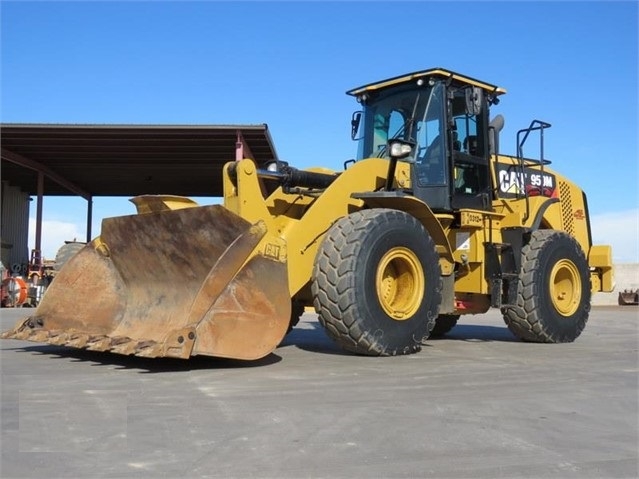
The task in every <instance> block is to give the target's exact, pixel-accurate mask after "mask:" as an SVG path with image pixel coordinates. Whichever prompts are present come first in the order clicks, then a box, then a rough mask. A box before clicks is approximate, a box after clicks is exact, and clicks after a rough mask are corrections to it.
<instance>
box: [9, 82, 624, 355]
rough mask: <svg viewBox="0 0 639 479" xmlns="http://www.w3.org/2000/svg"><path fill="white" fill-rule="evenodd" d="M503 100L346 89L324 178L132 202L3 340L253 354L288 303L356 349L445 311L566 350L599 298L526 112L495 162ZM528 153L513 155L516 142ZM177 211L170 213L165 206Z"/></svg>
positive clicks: (270, 340)
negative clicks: (483, 316) (341, 151)
mask: <svg viewBox="0 0 639 479" xmlns="http://www.w3.org/2000/svg"><path fill="white" fill-rule="evenodd" d="M503 93H505V90H503V89H501V88H499V87H497V86H495V85H491V84H489V83H485V82H482V81H479V80H476V79H473V78H470V77H467V76H464V75H460V74H457V73H454V72H451V71H448V70H444V69H431V70H427V71H422V72H417V73H411V74H408V75H404V76H400V77H395V78H391V79H389V80H385V81H381V82H377V83H373V84H369V85H365V86H362V87H359V88H355V89H353V90H351V91H349V92H348V94H349V95H352V96H354V97H355V98H356V99H357V101H358V102H359V103H360V104H361V111H358V112H356V113H355V114H354V115H353V118H352V136H353V139H356V140H358V142H359V153H358V157H357V161H354V162H347V164H345V169H344V170H343V171H333V170H329V169H325V168H310V169H306V170H299V169H296V168H293V167H292V166H289V165H288V164H286V163H284V162H274V163H273V164H271V165H268V167H264V168H258V166H257V165H255V163H254V162H253V161H251V160H248V159H245V160H241V161H238V162H229V163H228V164H226V165H225V167H224V177H223V182H224V205H223V206H221V205H214V206H198V205H197V204H196V203H194V202H192V201H190V200H188V199H184V198H177V199H176V198H175V197H170V196H166V197H165V196H141V197H136V198H133V199H132V201H133V202H134V203H135V205H136V207H137V209H138V214H136V215H132V216H124V217H116V218H109V219H105V220H104V221H103V223H102V229H101V235H100V237H98V238H96V239H94V240H93V241H92V242H91V243H89V244H88V245H87V246H86V247H84V248H83V249H82V250H81V251H80V252H79V253H78V254H76V255H75V256H74V257H73V258H72V259H70V260H69V261H68V263H67V264H66V265H65V266H64V267H63V268H62V270H61V271H60V272H59V273H58V274H57V276H56V278H55V281H54V282H53V283H52V285H51V286H50V287H49V289H48V290H47V292H46V294H45V296H44V298H43V299H42V301H41V303H40V305H39V307H38V309H37V310H36V311H35V313H34V314H33V315H32V316H31V317H29V318H27V319H25V320H24V321H22V322H20V323H19V324H18V325H17V326H16V327H15V329H13V330H11V331H8V332H6V333H4V334H3V337H4V338H15V339H27V340H32V341H38V342H48V343H52V344H60V345H67V346H73V347H78V348H87V349H90V350H100V351H107V350H108V351H112V352H116V353H121V354H135V355H138V356H145V357H164V356H170V357H178V358H188V357H190V356H194V355H209V356H218V357H228V358H238V359H257V358H261V357H263V356H265V355H267V354H269V353H270V352H271V351H272V350H273V349H274V348H275V347H276V346H277V345H278V344H279V343H280V342H281V340H282V338H283V337H284V335H285V334H286V332H287V331H288V330H289V328H290V326H291V325H292V324H294V323H295V322H296V321H297V320H298V319H299V315H300V314H301V313H302V311H303V307H304V306H311V305H312V306H314V308H315V310H316V311H317V313H318V315H319V321H320V323H321V324H322V325H323V326H324V327H325V328H326V331H327V333H328V335H329V336H330V337H331V338H333V339H334V340H335V341H336V342H337V343H338V344H339V345H341V346H342V347H343V348H344V349H346V350H348V351H351V352H354V353H357V354H364V355H396V354H408V353H412V352H415V351H418V350H419V349H420V346H421V345H422V343H423V341H425V340H426V339H427V338H428V337H429V334H431V333H433V332H434V333H435V334H437V335H441V334H445V333H446V332H447V331H448V330H450V329H451V328H452V327H454V326H455V324H456V322H457V320H458V319H459V318H460V316H462V315H465V314H477V313H484V312H486V311H487V310H488V309H489V308H490V307H495V308H500V310H501V312H502V314H503V317H504V320H505V322H506V324H507V326H508V328H509V329H510V330H511V331H512V332H513V333H514V334H515V335H517V336H518V337H520V338H522V339H524V340H526V341H535V342H547V343H560V342H569V341H573V340H575V338H577V337H578V336H579V334H580V333H581V332H582V330H583V329H584V327H585V325H586V321H587V319H588V315H589V311H590V300H591V294H592V292H596V291H611V290H612V287H613V278H612V260H611V248H610V247H609V246H602V245H593V244H592V241H591V234H590V221H589V214H588V205H587V202H586V195H585V194H584V192H583V191H582V190H581V189H580V188H579V187H578V186H577V185H575V184H574V183H572V182H571V181H570V180H569V179H567V178H566V177H565V176H563V175H562V174H560V173H558V172H557V171H554V170H551V169H550V168H549V167H548V166H549V165H550V161H548V160H547V159H545V157H544V141H543V138H544V133H545V132H546V130H547V129H548V128H549V127H550V124H548V123H545V122H542V121H538V120H535V121H533V122H532V123H531V124H530V126H529V127H528V128H525V129H522V130H520V131H519V132H518V134H517V154H516V155H515V156H507V155H502V154H500V153H499V132H500V130H501V128H502V127H503V118H502V117H501V116H497V117H496V118H494V119H493V121H492V122H490V121H489V108H490V107H491V105H495V104H497V103H498V100H499V96H500V95H502V94H503ZM531 133H534V134H535V135H538V136H539V139H540V140H539V151H540V158H539V159H531V158H526V157H525V156H524V153H523V146H524V144H525V142H526V140H527V139H528V138H529V135H530V134H531ZM178 200H179V201H178Z"/></svg>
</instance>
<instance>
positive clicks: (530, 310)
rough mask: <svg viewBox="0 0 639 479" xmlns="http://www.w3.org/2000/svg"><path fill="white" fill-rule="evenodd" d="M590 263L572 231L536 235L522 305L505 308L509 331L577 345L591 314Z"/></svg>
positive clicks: (525, 255)
mask: <svg viewBox="0 0 639 479" xmlns="http://www.w3.org/2000/svg"><path fill="white" fill-rule="evenodd" d="M590 297H591V291H590V275H589V269H588V261H587V260H586V256H585V254H584V252H583V250H582V249H581V246H580V245H579V243H577V241H576V240H575V239H574V238H573V237H572V236H569V235H568V234H566V233H563V232H559V231H552V230H540V231H534V232H533V233H532V235H531V238H530V242H529V243H528V244H527V245H526V246H524V248H523V249H522V265H521V272H520V275H519V285H518V294H517V303H516V305H515V306H514V307H512V306H506V307H504V308H502V313H503V316H504V321H505V322H506V324H507V326H508V329H510V331H511V332H512V333H514V334H515V335H516V336H517V337H519V338H521V339H523V340H525V341H531V342H538V343H567V342H572V341H574V340H575V339H577V337H578V336H579V335H580V334H581V332H582V331H583V329H584V328H585V326H586V322H587V321H588V315H589V313H590Z"/></svg>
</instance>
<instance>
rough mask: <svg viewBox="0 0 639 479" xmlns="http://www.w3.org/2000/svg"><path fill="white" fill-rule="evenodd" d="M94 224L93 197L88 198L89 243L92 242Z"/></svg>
mask: <svg viewBox="0 0 639 479" xmlns="http://www.w3.org/2000/svg"><path fill="white" fill-rule="evenodd" d="M92 223H93V196H89V197H88V198H87V243H89V242H90V241H91V239H92V238H91V224H92Z"/></svg>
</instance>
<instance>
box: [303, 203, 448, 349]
mask: <svg viewBox="0 0 639 479" xmlns="http://www.w3.org/2000/svg"><path fill="white" fill-rule="evenodd" d="M441 289H442V285H441V269H440V266H439V255H438V253H437V251H436V250H435V244H434V242H433V240H432V239H431V238H430V236H429V235H428V233H427V232H426V230H425V229H424V227H423V226H422V224H421V223H420V222H419V221H417V220H416V219H415V218H414V217H413V216H411V215H409V214H407V213H404V212H402V211H396V210H390V209H372V210H364V211H359V212H356V213H353V214H351V215H349V216H346V217H344V218H342V219H340V220H338V221H337V222H336V223H335V224H334V225H333V226H332V227H331V228H330V229H329V231H328V233H327V234H326V237H325V238H324V241H323V242H322V244H321V246H320V248H319V251H318V253H317V258H316V260H315V266H314V270H313V281H312V283H311V290H312V293H313V304H314V306H315V310H316V311H317V312H318V314H319V321H320V323H321V324H322V325H323V326H324V328H325V329H326V332H327V334H328V335H329V336H330V337H331V338H332V339H333V340H335V341H336V342H337V343H338V344H339V345H340V346H341V347H342V348H344V349H346V350H347V351H351V352H354V353H357V354H364V355H369V356H390V355H397V354H410V353H414V352H417V351H419V350H420V349H421V344H422V342H423V341H424V340H426V338H427V337H428V334H429V332H430V330H431V329H432V328H433V326H434V324H435V317H436V316H437V310H438V308H439V304H440V302H441Z"/></svg>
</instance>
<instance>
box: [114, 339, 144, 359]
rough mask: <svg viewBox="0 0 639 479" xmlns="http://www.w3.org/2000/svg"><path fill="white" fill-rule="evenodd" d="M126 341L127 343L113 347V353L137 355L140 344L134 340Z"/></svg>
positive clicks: (119, 343)
mask: <svg viewBox="0 0 639 479" xmlns="http://www.w3.org/2000/svg"><path fill="white" fill-rule="evenodd" d="M126 339H127V340H126V341H121V342H118V344H116V345H114V346H112V347H111V352H112V353H117V354H124V355H126V356H128V355H130V354H133V353H135V350H136V348H137V345H138V342H137V341H135V340H133V339H129V338H126Z"/></svg>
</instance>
